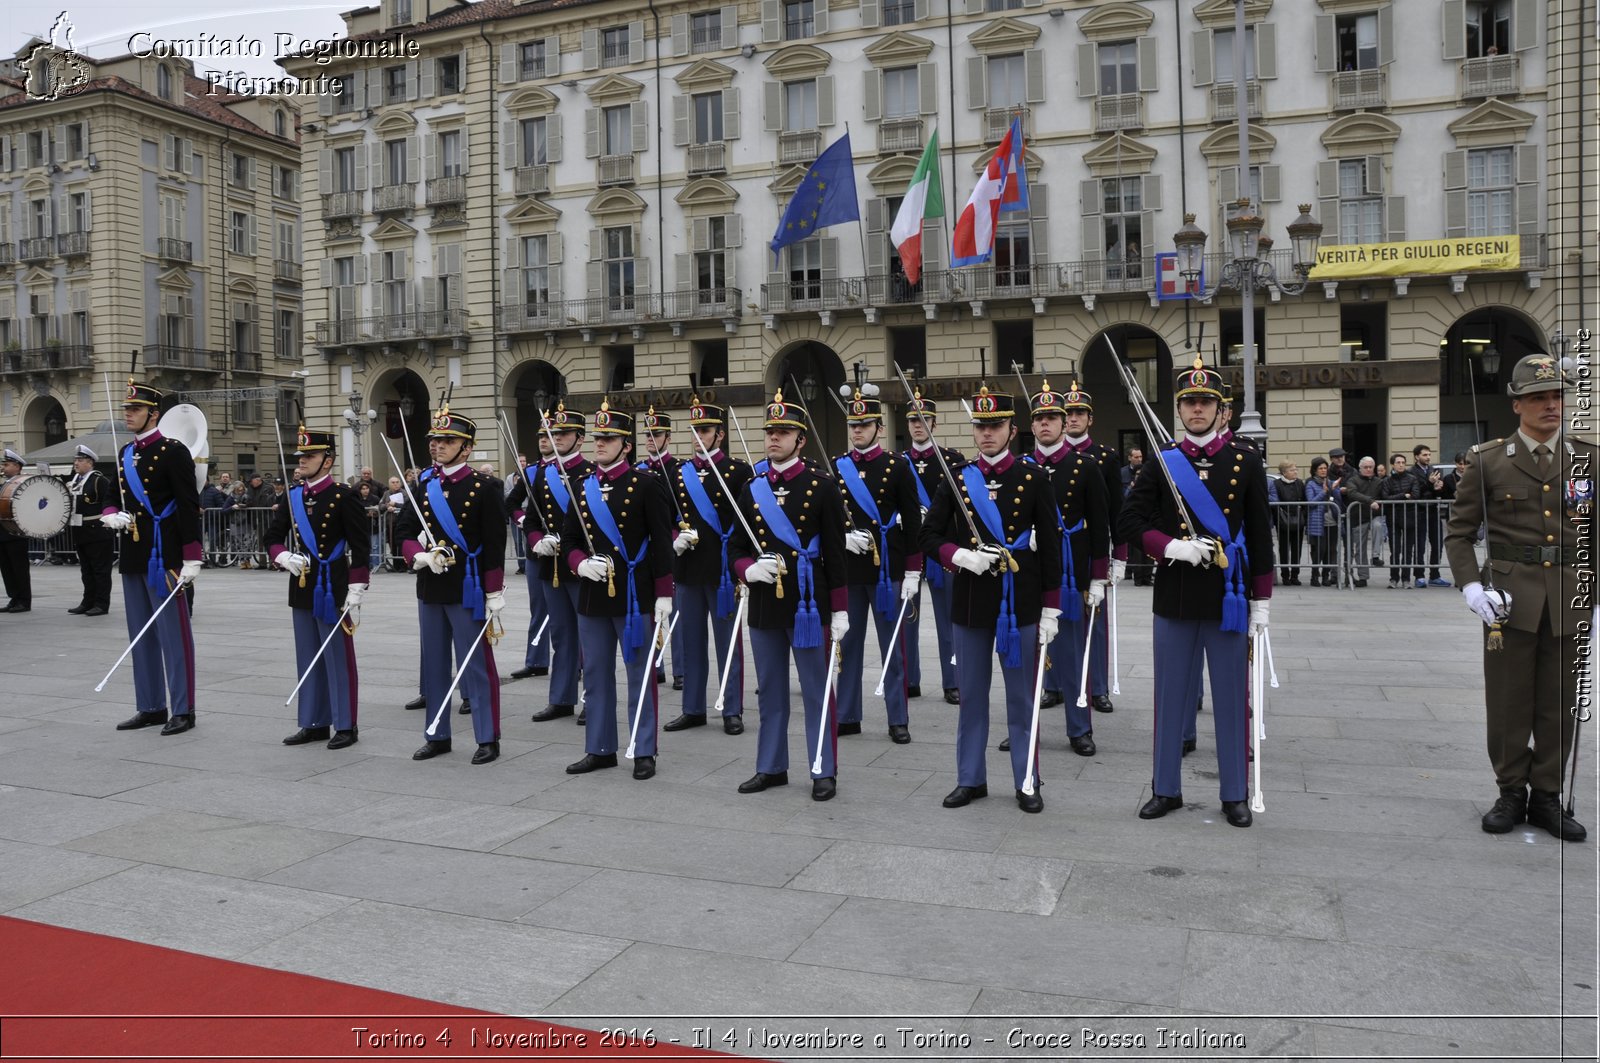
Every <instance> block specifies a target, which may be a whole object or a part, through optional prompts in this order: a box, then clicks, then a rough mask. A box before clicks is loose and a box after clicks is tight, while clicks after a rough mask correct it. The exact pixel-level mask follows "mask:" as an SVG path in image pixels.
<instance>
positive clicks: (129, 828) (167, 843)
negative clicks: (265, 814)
mask: <svg viewBox="0 0 1600 1063" xmlns="http://www.w3.org/2000/svg"><path fill="white" fill-rule="evenodd" d="M351 840H352V839H351V838H350V836H349V835H345V834H332V833H329V832H327V831H320V830H306V829H303V828H300V827H287V826H283V825H282V824H277V823H252V822H249V821H247V820H240V819H227V818H225V817H222V816H207V815H201V814H199V813H194V812H175V811H171V812H157V813H154V814H147V815H146V816H145V818H143V819H141V820H138V821H137V822H133V823H123V824H119V825H117V826H115V827H111V828H109V829H107V830H103V831H101V832H99V833H98V834H91V835H88V836H87V837H83V838H78V839H75V840H73V841H70V842H67V843H66V847H67V848H69V849H75V850H77V851H78V852H84V853H99V854H100V855H102V856H116V857H121V858H123V859H125V860H139V861H143V862H144V863H147V864H159V865H161V866H163V867H181V868H188V869H189V870H190V871H204V872H207V873H209V874H213V875H225V876H229V877H234V878H242V879H259V878H261V877H263V876H264V875H268V874H270V873H272V872H273V871H276V870H278V869H279V868H283V867H287V866H289V865H290V864H296V863H299V862H300V861H302V860H305V859H307V858H309V857H313V856H316V855H317V854H318V853H325V852H327V851H328V850H329V849H337V848H338V847H339V846H342V845H345V844H346V843H348V842H350V841H351Z"/></svg>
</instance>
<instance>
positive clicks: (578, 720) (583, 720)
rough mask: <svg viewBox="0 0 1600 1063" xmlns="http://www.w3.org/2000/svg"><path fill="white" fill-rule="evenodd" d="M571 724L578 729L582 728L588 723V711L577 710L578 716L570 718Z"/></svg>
mask: <svg viewBox="0 0 1600 1063" xmlns="http://www.w3.org/2000/svg"><path fill="white" fill-rule="evenodd" d="M572 722H573V723H575V724H577V725H578V726H579V727H582V726H584V725H585V724H587V723H588V722H589V710H588V709H579V710H578V715H576V716H574V717H573V718H572Z"/></svg>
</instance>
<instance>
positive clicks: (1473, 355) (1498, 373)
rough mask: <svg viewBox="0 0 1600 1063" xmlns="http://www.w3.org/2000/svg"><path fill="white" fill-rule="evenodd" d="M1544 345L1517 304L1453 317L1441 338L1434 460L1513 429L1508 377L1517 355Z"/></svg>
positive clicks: (1447, 457) (1444, 460)
mask: <svg viewBox="0 0 1600 1063" xmlns="http://www.w3.org/2000/svg"><path fill="white" fill-rule="evenodd" d="M1548 349H1549V348H1547V347H1546V346H1545V340H1544V336H1543V333H1541V331H1540V330H1539V328H1538V327H1537V326H1536V325H1535V324H1534V323H1533V322H1532V321H1530V320H1529V319H1528V318H1526V317H1524V316H1523V315H1522V314H1521V313H1519V312H1517V311H1515V310H1511V309H1508V308H1506V307H1501V306H1488V307H1481V308H1479V309H1477V310H1474V311H1472V312H1471V313H1470V314H1466V315H1464V316H1462V317H1459V318H1457V319H1456V321H1455V323H1454V324H1452V325H1451V326H1450V328H1449V329H1448V330H1447V331H1446V332H1445V334H1444V338H1443V339H1441V340H1440V341H1439V439H1438V442H1437V445H1436V447H1435V450H1434V458H1435V460H1436V461H1438V462H1439V463H1440V464H1446V463H1448V462H1449V461H1450V460H1451V459H1452V458H1453V457H1454V456H1455V455H1456V454H1457V453H1459V452H1461V451H1464V450H1467V449H1469V448H1471V447H1472V446H1473V445H1474V444H1477V443H1481V442H1482V441H1484V440H1485V439H1495V438H1497V437H1500V436H1505V435H1509V434H1510V433H1511V432H1514V431H1516V427H1517V419H1516V415H1515V414H1513V413H1512V412H1511V407H1510V405H1509V404H1508V403H1507V402H1506V401H1505V394H1506V382H1507V381H1509V380H1510V379H1511V370H1512V368H1513V367H1514V366H1515V365H1516V364H1517V362H1518V361H1519V360H1520V359H1521V358H1523V357H1524V356H1525V355H1529V354H1533V353H1534V352H1536V351H1545V350H1548ZM1474 392H1476V399H1477V412H1476V414H1474V412H1473V398H1474ZM1397 442H1404V441H1403V440H1401V441H1397Z"/></svg>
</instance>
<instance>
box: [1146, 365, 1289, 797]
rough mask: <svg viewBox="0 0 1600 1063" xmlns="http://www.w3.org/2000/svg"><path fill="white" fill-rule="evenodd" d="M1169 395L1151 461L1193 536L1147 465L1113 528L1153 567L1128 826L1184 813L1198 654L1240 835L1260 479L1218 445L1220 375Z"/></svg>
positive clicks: (1263, 575) (1191, 376)
mask: <svg viewBox="0 0 1600 1063" xmlns="http://www.w3.org/2000/svg"><path fill="white" fill-rule="evenodd" d="M1176 398H1177V401H1178V416H1179V419H1180V420H1181V421H1182V422H1183V427H1184V436H1183V438H1182V439H1181V440H1180V441H1179V443H1178V445H1177V446H1176V447H1173V448H1171V449H1168V450H1164V451H1162V452H1161V453H1160V454H1157V455H1155V460H1156V461H1162V462H1164V463H1165V464H1166V466H1167V468H1168V469H1169V470H1171V472H1172V477H1173V480H1174V481H1175V482H1176V484H1177V488H1178V491H1179V492H1180V493H1181V494H1182V496H1183V500H1184V502H1185V504H1186V506H1187V508H1188V512H1189V513H1190V514H1191V515H1192V516H1193V518H1194V520H1195V521H1196V523H1197V524H1198V525H1199V527H1198V528H1191V527H1189V526H1188V524H1187V523H1186V522H1185V520H1184V519H1183V518H1182V517H1181V516H1180V515H1179V510H1178V506H1177V502H1176V500H1175V496H1174V494H1173V492H1172V491H1171V490H1170V489H1169V488H1168V486H1167V477H1166V476H1165V475H1163V474H1162V472H1161V470H1159V469H1156V468H1154V467H1153V462H1150V461H1147V462H1146V463H1145V466H1146V467H1145V469H1144V470H1142V471H1141V472H1140V474H1139V477H1138V479H1137V480H1135V481H1134V484H1133V489H1132V490H1131V491H1129V492H1128V497H1127V500H1126V501H1125V502H1124V503H1123V507H1122V517H1121V522H1120V525H1119V530H1120V532H1121V536H1122V538H1123V539H1124V540H1125V541H1128V540H1134V539H1137V540H1138V541H1139V543H1140V544H1141V545H1142V546H1143V547H1144V551H1145V553H1147V554H1149V555H1150V556H1151V557H1152V558H1162V559H1164V562H1163V563H1162V565H1161V571H1160V575H1158V576H1157V577H1156V586H1155V594H1154V599H1153V604H1152V606H1151V608H1152V611H1153V612H1154V613H1155V633H1154V640H1155V645H1156V647H1157V650H1158V652H1157V653H1156V655H1155V662H1156V677H1155V680H1156V681H1155V686H1156V718H1155V736H1154V741H1153V750H1154V757H1155V772H1154V776H1153V778H1152V780H1151V791H1152V794H1153V796H1152V797H1151V798H1150V800H1149V801H1147V802H1146V803H1145V805H1144V807H1143V808H1141V809H1139V817H1140V818H1141V819H1156V818H1158V817H1160V816H1164V815H1166V814H1167V813H1168V812H1171V811H1173V810H1174V809H1178V808H1182V807H1183V787H1182V782H1181V775H1182V767H1181V764H1182V759H1183V732H1184V724H1185V722H1186V721H1187V719H1188V718H1189V716H1190V714H1191V713H1192V712H1193V711H1194V692H1195V687H1196V683H1197V680H1196V679H1195V672H1197V671H1198V670H1199V668H1200V666H1201V660H1202V655H1204V658H1205V660H1206V661H1207V662H1208V663H1209V666H1210V672H1211V694H1212V713H1213V722H1214V723H1215V725H1216V739H1217V771H1218V775H1219V778H1220V793H1221V799H1222V811H1223V814H1224V815H1225V816H1226V817H1227V820H1228V822H1229V823H1231V824H1233V825H1234V826H1235V827H1248V826H1250V822H1251V815H1250V805H1249V802H1248V801H1247V800H1246V796H1247V788H1248V778H1247V774H1248V773H1247V771H1246V767H1247V758H1248V755H1249V727H1250V722H1249V704H1248V691H1247V689H1246V676H1247V669H1248V664H1249V662H1248V656H1247V651H1248V642H1247V639H1246V633H1247V632H1249V633H1254V632H1256V631H1260V630H1264V629H1265V628H1266V626H1267V607H1268V600H1269V599H1270V598H1271V596H1272V525H1271V517H1270V515H1269V513H1268V511H1267V474H1266V469H1265V468H1264V467H1263V465H1262V463H1261V457H1260V455H1258V454H1257V453H1256V452H1255V451H1253V450H1248V449H1246V448H1245V447H1243V446H1241V445H1239V444H1238V443H1236V442H1231V441H1228V440H1224V439H1222V438H1220V437H1219V436H1218V430H1219V428H1220V427H1221V424H1220V421H1221V418H1220V416H1219V415H1218V405H1219V403H1220V401H1221V399H1222V377H1221V376H1220V375H1218V373H1217V372H1216V371H1215V370H1213V369H1209V368H1207V367H1206V366H1205V365H1204V363H1203V362H1202V361H1201V359H1200V358H1199V357H1196V358H1195V361H1194V367H1193V368H1192V369H1185V370H1183V371H1182V372H1180V373H1179V374H1178V376H1177V382H1176ZM1197 532H1198V533H1199V536H1200V537H1198V538H1195V537H1194V536H1195V535H1196V533H1197ZM1219 542H1220V543H1221V548H1220V549H1219V546H1218V544H1219ZM1224 562H1226V564H1225V565H1224Z"/></svg>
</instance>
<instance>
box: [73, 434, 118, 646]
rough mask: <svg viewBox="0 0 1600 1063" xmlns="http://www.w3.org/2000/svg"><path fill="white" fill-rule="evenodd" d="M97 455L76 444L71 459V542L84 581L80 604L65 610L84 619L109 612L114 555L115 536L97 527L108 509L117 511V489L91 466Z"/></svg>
mask: <svg viewBox="0 0 1600 1063" xmlns="http://www.w3.org/2000/svg"><path fill="white" fill-rule="evenodd" d="M99 460H100V455H98V454H96V453H95V452H94V451H92V450H90V449H89V448H88V447H86V446H83V445H82V444H79V446H78V449H77V451H76V453H74V454H73V457H72V479H71V480H68V481H67V490H68V491H70V492H72V518H71V519H72V541H73V545H75V546H76V547H77V549H78V573H79V574H80V575H81V576H82V577H83V600H82V601H80V602H78V604H77V605H76V606H74V607H73V608H71V609H68V610H67V612H69V613H82V614H83V615H84V616H105V615H106V612H107V611H108V610H110V608H111V563H112V561H113V559H114V556H115V554H116V548H115V545H114V543H115V536H113V535H112V534H111V530H110V529H109V528H107V527H106V526H105V525H103V524H101V523H100V516H101V514H103V513H104V512H105V511H106V508H107V507H110V508H112V509H115V508H116V505H117V497H116V489H115V488H114V487H113V486H112V484H111V478H110V477H108V476H106V475H105V474H104V473H102V472H100V471H98V470H97V469H95V467H94V463H95V462H97V461H99Z"/></svg>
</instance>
